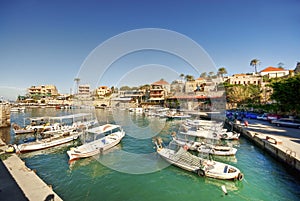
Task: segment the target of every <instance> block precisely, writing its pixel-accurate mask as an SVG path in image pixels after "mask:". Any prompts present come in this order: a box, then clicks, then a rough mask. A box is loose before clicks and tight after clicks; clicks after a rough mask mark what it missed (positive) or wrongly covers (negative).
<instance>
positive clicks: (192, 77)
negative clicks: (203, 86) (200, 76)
mask: <svg viewBox="0 0 300 201" xmlns="http://www.w3.org/2000/svg"><path fill="white" fill-rule="evenodd" d="M185 80H186V81H193V80H195V78H194V76H192V75H185Z"/></svg>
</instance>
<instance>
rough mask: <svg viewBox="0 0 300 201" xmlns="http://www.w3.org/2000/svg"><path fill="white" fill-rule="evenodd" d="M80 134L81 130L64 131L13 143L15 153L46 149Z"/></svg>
mask: <svg viewBox="0 0 300 201" xmlns="http://www.w3.org/2000/svg"><path fill="white" fill-rule="evenodd" d="M81 134H82V131H77V130H76V131H65V132H62V133H60V134H57V135H54V136H48V137H46V138H42V139H37V140H35V141H33V142H28V143H24V144H19V145H14V148H15V151H16V153H23V152H29V151H36V150H41V149H47V148H50V147H54V146H57V145H60V144H64V143H67V142H70V141H72V140H76V139H78V137H79V136H80V135H81Z"/></svg>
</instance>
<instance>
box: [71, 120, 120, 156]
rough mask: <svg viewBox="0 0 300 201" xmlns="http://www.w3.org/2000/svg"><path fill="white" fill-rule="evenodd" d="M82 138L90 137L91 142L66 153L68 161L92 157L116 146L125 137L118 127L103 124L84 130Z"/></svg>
mask: <svg viewBox="0 0 300 201" xmlns="http://www.w3.org/2000/svg"><path fill="white" fill-rule="evenodd" d="M84 136H85V137H87V136H92V140H88V141H87V142H86V143H85V144H83V145H81V146H79V147H76V148H71V150H69V151H67V154H68V156H69V161H73V160H76V159H79V158H86V157H90V156H94V155H96V154H99V153H102V152H103V151H105V150H108V149H110V148H112V147H114V146H116V145H117V144H118V143H119V142H120V141H121V140H122V138H123V137H124V136H125V132H124V130H123V129H122V128H121V127H120V126H119V125H113V124H105V125H103V126H98V127H95V128H92V129H88V130H86V131H85V134H84Z"/></svg>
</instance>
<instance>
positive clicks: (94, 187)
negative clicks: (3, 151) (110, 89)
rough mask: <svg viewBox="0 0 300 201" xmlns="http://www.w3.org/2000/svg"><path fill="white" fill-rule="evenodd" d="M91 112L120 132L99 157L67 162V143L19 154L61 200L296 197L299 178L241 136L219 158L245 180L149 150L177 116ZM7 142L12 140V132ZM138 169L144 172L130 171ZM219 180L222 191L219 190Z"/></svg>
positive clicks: (15, 117)
mask: <svg viewBox="0 0 300 201" xmlns="http://www.w3.org/2000/svg"><path fill="white" fill-rule="evenodd" d="M75 112H78V111H75ZM67 113H70V111H60V110H55V109H32V110H28V111H27V112H26V113H24V114H12V116H11V118H12V119H11V121H12V122H19V123H22V122H23V118H24V117H26V116H45V115H62V114H67ZM112 114H113V115H112ZM96 115H97V117H98V120H99V121H100V122H101V123H106V122H113V120H115V121H116V122H117V123H120V124H122V125H123V128H124V130H125V132H126V136H125V138H124V139H123V140H122V142H121V144H120V145H118V146H117V147H116V148H114V149H113V150H111V151H109V152H107V153H104V155H103V156H100V160H99V156H97V157H95V158H87V159H82V160H79V161H76V162H75V163H73V164H71V165H69V164H68V156H67V154H66V151H67V150H68V149H69V148H70V147H71V146H73V145H72V143H71V144H68V145H63V146H60V147H57V148H52V149H50V150H43V151H39V152H33V153H27V154H22V155H21V157H22V158H23V159H24V161H25V162H26V164H27V166H28V167H30V168H31V169H36V170H37V174H38V175H39V176H40V177H41V178H42V179H43V180H44V181H45V182H46V183H47V184H51V185H52V187H53V189H54V190H55V192H56V193H57V194H59V195H60V197H61V198H63V199H64V200H70V201H71V200H72V201H73V200H132V201H135V200H137V201H138V200H139V201H140V200H145V201H146V200H149V201H150V200H151V201H153V200H164V201H165V200H174V201H177V200H178V201H179V200H189V201H193V200H264V201H265V200H272V201H274V200H300V180H299V178H295V176H294V175H293V174H292V173H290V172H288V170H287V169H286V168H285V167H284V166H283V165H281V164H280V163H279V162H277V161H275V160H274V159H273V158H271V157H270V156H269V155H268V154H266V153H264V152H263V151H261V150H260V149H259V148H257V147H255V146H254V145H253V144H252V143H250V142H249V141H248V140H246V139H244V138H241V139H240V140H239V142H237V143H235V145H234V146H236V147H237V148H238V152H237V155H236V158H227V159H226V160H225V162H226V161H227V163H230V164H232V165H234V166H236V167H238V168H239V169H240V170H241V171H242V172H243V173H244V175H245V179H244V180H243V181H242V182H232V181H221V180H216V179H210V178H202V177H198V176H197V175H196V174H193V173H190V172H187V171H184V170H182V169H179V168H177V167H174V166H167V165H166V163H165V162H164V161H162V160H161V159H160V158H159V156H157V155H156V154H155V150H154V149H153V146H154V145H153V143H152V140H151V139H152V137H153V136H155V135H156V134H158V135H159V136H161V137H162V138H163V140H164V141H165V142H166V143H167V142H168V141H169V140H170V137H169V135H168V134H170V133H171V132H172V131H174V130H176V129H178V127H179V126H180V121H167V122H164V121H161V120H160V121H159V120H157V119H152V118H147V117H144V116H142V115H131V114H128V113H127V112H124V111H119V112H113V113H112V112H108V111H103V110H96ZM151 132H152V133H151ZM10 141H11V143H13V142H14V141H15V136H14V134H13V133H11V139H10ZM128 153H132V154H135V155H134V156H135V157H136V160H134V158H130V159H129V160H128V157H127V155H126V154H128ZM139 156H142V157H139ZM97 159H98V160H97ZM99 161H100V162H99ZM103 164H106V165H108V166H109V167H112V168H113V169H112V168H109V167H107V166H105V165H103ZM165 166H166V168H163V169H162V167H165ZM114 169H117V170H119V171H116V170H114ZM143 171H144V172H146V173H145V174H133V172H136V173H138V172H143ZM126 172H127V173H126ZM128 172H130V173H128ZM222 185H225V186H226V189H227V191H228V195H224V193H223V192H222V190H221V186H222Z"/></svg>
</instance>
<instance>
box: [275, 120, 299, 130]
mask: <svg viewBox="0 0 300 201" xmlns="http://www.w3.org/2000/svg"><path fill="white" fill-rule="evenodd" d="M272 123H273V124H275V125H276V126H285V127H294V128H300V121H299V120H294V119H289V118H281V119H277V120H273V121H272Z"/></svg>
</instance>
